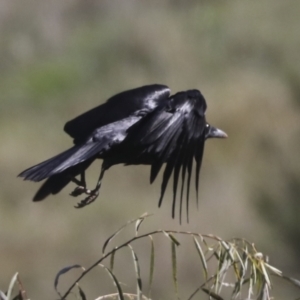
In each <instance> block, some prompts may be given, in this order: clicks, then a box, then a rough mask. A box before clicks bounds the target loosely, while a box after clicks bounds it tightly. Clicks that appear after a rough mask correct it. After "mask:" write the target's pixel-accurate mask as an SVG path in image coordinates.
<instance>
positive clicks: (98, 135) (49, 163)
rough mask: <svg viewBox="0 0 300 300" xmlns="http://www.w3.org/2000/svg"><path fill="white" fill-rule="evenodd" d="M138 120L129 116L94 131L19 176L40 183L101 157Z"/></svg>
mask: <svg viewBox="0 0 300 300" xmlns="http://www.w3.org/2000/svg"><path fill="white" fill-rule="evenodd" d="M140 119H141V116H129V117H127V118H125V119H122V120H120V121H117V122H113V123H110V124H108V125H105V126H102V127H100V128H98V129H96V130H95V131H94V132H93V133H92V134H91V135H90V136H89V137H88V139H87V140H86V141H85V142H84V143H82V144H80V145H75V146H73V147H72V148H70V149H68V150H66V151H64V152H62V153H60V154H58V155H56V156H54V157H52V158H50V159H48V160H46V161H44V162H42V163H40V164H38V165H35V166H33V167H31V168H29V169H27V170H25V171H23V172H22V173H21V174H20V175H19V176H20V177H24V178H25V179H26V180H32V181H41V180H43V179H45V178H48V177H50V176H53V175H54V174H59V173H61V172H63V171H64V170H66V169H68V168H70V167H73V166H76V165H78V164H80V163H82V162H85V161H87V160H89V159H91V158H93V157H95V158H96V157H99V156H100V157H101V155H102V154H103V153H105V152H106V151H109V150H110V148H111V147H113V146H115V145H118V144H119V143H121V142H122V141H123V140H124V139H125V137H126V135H127V129H128V128H129V127H130V126H132V125H133V124H134V123H136V122H137V121H138V120H140Z"/></svg>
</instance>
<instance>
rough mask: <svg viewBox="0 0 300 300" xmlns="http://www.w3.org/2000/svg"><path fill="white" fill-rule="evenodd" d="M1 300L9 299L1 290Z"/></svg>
mask: <svg viewBox="0 0 300 300" xmlns="http://www.w3.org/2000/svg"><path fill="white" fill-rule="evenodd" d="M0 300H8V298H7V296H6V295H5V294H4V293H3V292H2V291H0Z"/></svg>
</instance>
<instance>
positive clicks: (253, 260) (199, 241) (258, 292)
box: [54, 214, 300, 300]
mask: <svg viewBox="0 0 300 300" xmlns="http://www.w3.org/2000/svg"><path fill="white" fill-rule="evenodd" d="M148 216H149V215H147V214H146V215H143V216H141V217H140V218H138V219H135V220H131V221H129V222H127V223H126V224H125V225H124V226H122V227H121V228H120V229H118V230H117V231H116V232H115V233H114V234H112V235H111V236H110V237H109V238H108V239H107V240H106V241H105V243H104V244H103V247H102V256H101V258H99V259H98V260H97V261H96V262H95V263H94V264H92V265H91V266H90V267H88V268H87V269H85V268H83V267H82V266H80V265H78V264H76V265H73V266H69V267H66V268H63V269H62V270H60V271H59V272H58V274H57V275H56V278H55V284H54V285H55V289H56V291H57V293H58V295H59V297H60V299H66V298H67V296H68V295H69V294H70V293H71V291H73V289H74V288H75V287H77V288H78V294H79V297H80V298H81V299H82V300H85V299H86V296H85V293H84V291H83V288H82V287H80V285H79V282H80V281H81V279H82V278H83V277H85V276H86V275H87V274H88V273H89V272H90V271H91V270H93V269H94V268H96V267H101V268H103V269H104V270H105V271H106V272H107V274H108V275H109V276H110V277H111V280H112V281H113V283H114V285H115V287H116V293H112V294H108V295H102V296H99V297H98V298H97V299H96V300H100V299H120V300H122V299H138V300H139V299H148V300H150V295H151V287H152V283H153V276H154V262H155V241H154V236H156V235H162V236H164V237H165V238H166V240H167V241H169V242H170V244H171V254H170V257H171V260H172V272H170V273H171V276H172V279H173V283H174V294H175V295H176V297H177V298H178V299H179V292H178V279H177V278H178V277H177V274H178V269H177V261H178V259H179V258H178V257H177V256H178V255H177V252H178V247H179V246H181V247H184V246H185V244H181V243H180V242H179V237H180V236H187V237H190V239H191V241H192V242H193V243H194V246H195V251H196V252H197V254H198V257H199V260H200V262H201V266H202V269H203V274H204V281H203V282H202V283H201V284H200V285H199V286H198V287H196V288H195V290H194V292H193V293H192V294H191V295H190V296H189V297H188V300H191V299H195V295H196V294H198V293H199V292H203V293H204V294H207V296H208V298H209V299H216V300H222V299H224V298H223V290H224V288H225V287H226V288H227V289H226V292H228V289H230V293H231V299H258V300H270V299H274V298H272V296H271V292H272V285H271V282H272V280H271V276H276V277H279V278H281V279H286V280H288V281H289V282H291V283H293V284H294V285H296V286H297V287H299V288H300V282H299V281H297V280H295V279H293V278H289V277H286V276H284V275H283V274H282V272H281V271H280V270H278V269H277V268H275V267H274V266H272V265H270V264H269V263H268V257H267V256H265V255H263V254H262V253H261V252H259V251H257V249H256V247H255V245H254V244H253V243H250V242H248V241H247V240H245V239H241V238H233V239H230V240H223V239H221V238H220V237H218V236H215V235H212V234H200V233H196V232H188V231H174V230H155V231H152V232H149V233H146V234H139V228H140V225H141V224H142V222H143V221H144V220H145V218H147V217H148ZM133 223H135V235H134V237H132V238H131V239H129V240H127V241H126V242H125V243H122V244H120V245H119V246H116V247H113V248H112V249H111V250H107V248H108V246H109V245H110V243H111V241H112V240H113V239H114V238H115V237H116V236H117V235H118V234H120V233H121V232H122V230H123V229H124V228H125V227H127V226H129V225H130V224H133ZM144 239H149V240H150V247H151V249H150V259H149V261H150V265H149V282H148V283H149V287H150V288H149V291H148V292H145V290H144V289H143V279H142V278H141V272H140V264H139V258H138V256H137V254H136V252H135V250H134V244H135V243H136V242H137V241H138V240H144ZM124 248H125V249H126V248H129V249H130V251H131V253H132V260H133V264H134V267H135V268H134V270H135V278H136V292H135V293H130V294H129V293H124V292H123V289H122V284H121V282H120V281H119V280H118V278H117V275H116V274H115V272H114V263H115V257H116V255H117V254H118V253H119V252H120V250H121V249H124ZM105 261H108V262H109V267H107V266H105V265H104V264H103V263H104V262H105ZM74 268H82V270H83V272H82V274H81V275H80V276H79V277H78V278H77V279H76V280H75V282H74V283H73V284H72V285H71V286H70V287H69V288H68V289H67V291H66V292H65V293H64V294H62V293H61V292H59V291H58V283H59V280H60V277H61V276H62V275H63V274H65V273H67V272H69V271H70V270H72V269H74Z"/></svg>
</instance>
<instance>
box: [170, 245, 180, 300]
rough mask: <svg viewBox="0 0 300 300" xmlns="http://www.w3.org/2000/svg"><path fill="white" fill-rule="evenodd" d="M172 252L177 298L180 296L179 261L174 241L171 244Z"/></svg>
mask: <svg viewBox="0 0 300 300" xmlns="http://www.w3.org/2000/svg"><path fill="white" fill-rule="evenodd" d="M171 250H172V275H173V282H174V287H175V294H176V296H177V298H179V296H178V282H177V259H176V244H175V243H174V242H173V241H172V242H171Z"/></svg>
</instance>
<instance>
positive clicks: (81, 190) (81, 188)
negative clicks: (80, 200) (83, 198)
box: [70, 185, 91, 197]
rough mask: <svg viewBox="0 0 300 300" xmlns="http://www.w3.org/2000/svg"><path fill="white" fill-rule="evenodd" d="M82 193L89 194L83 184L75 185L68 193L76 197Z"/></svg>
mask: <svg viewBox="0 0 300 300" xmlns="http://www.w3.org/2000/svg"><path fill="white" fill-rule="evenodd" d="M82 194H87V195H90V194H91V191H90V190H88V189H87V188H85V187H84V186H81V185H80V186H77V187H76V188H75V189H74V191H73V192H71V193H70V195H71V196H73V197H78V196H80V195H82Z"/></svg>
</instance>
